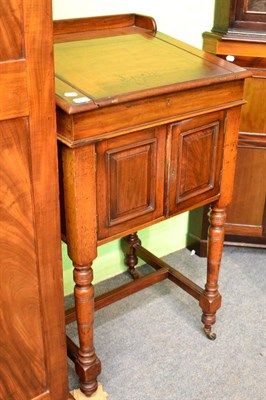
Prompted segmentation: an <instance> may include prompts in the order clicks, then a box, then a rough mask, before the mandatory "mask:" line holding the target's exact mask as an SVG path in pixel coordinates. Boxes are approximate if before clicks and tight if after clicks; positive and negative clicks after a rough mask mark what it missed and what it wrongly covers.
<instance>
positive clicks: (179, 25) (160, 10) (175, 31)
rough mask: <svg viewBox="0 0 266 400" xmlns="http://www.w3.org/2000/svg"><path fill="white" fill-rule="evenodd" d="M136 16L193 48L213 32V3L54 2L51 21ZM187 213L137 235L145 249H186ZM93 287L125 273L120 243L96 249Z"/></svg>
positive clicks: (67, 263) (68, 279) (67, 265)
mask: <svg viewBox="0 0 266 400" xmlns="http://www.w3.org/2000/svg"><path fill="white" fill-rule="evenodd" d="M130 12H134V13H139V14H144V15H150V16H152V17H154V18H155V20H156V23H157V28H158V30H159V31H161V32H164V33H166V34H168V35H170V36H173V37H176V38H177V39H180V40H183V41H185V42H187V43H189V44H191V45H192V46H195V47H198V48H201V47H202V33H203V32H204V31H207V30H210V29H211V28H212V21H213V12H214V0H203V1H199V0H186V1H185V2H184V1H181V0H176V1H173V0H164V2H154V0H146V1H143V0H116V1H110V0H75V3H73V1H72V0H53V13H54V19H64V18H78V17H88V16H95V15H110V14H123V13H130ZM187 225H188V213H184V214H182V215H179V216H177V217H174V218H172V219H170V220H167V221H164V222H161V223H159V224H156V225H154V226H152V227H150V228H146V229H144V230H143V231H141V232H139V236H140V239H141V240H142V243H143V245H144V246H145V247H147V248H148V249H149V250H150V251H152V252H154V253H155V254H156V255H157V256H164V255H166V254H169V253H172V252H174V251H177V250H180V249H182V248H184V247H185V246H186V234H187ZM63 267H64V287H65V294H68V293H70V292H72V291H73V281H72V264H71V260H70V259H69V258H68V257H67V251H66V246H65V245H64V244H63ZM93 269H94V283H96V282H99V281H101V280H104V279H107V278H110V277H112V276H114V275H116V274H119V273H121V272H122V271H124V270H125V266H124V262H123V254H122V252H121V250H120V241H119V240H116V241H113V242H111V243H108V244H105V245H103V246H101V247H99V248H98V257H97V259H96V260H95V261H94V263H93Z"/></svg>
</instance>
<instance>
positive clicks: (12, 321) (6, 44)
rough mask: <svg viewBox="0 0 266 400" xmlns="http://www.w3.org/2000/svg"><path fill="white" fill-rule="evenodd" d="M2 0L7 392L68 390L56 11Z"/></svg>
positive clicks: (12, 399) (49, 394) (0, 378)
mask: <svg viewBox="0 0 266 400" xmlns="http://www.w3.org/2000/svg"><path fill="white" fill-rule="evenodd" d="M51 15H52V13H51V2H50V1H47V0H38V1H36V0H8V1H6V0H0V151H1V157H0V258H1V263H0V303H1V308H0V399H1V400H2V399H3V400H6V399H8V400H31V399H38V400H41V399H45V400H48V399H49V400H65V399H67V398H69V395H68V388H67V363H66V349H65V327H64V311H63V288H62V269H61V250H60V229H59V210H58V184H57V159H56V135H55V115H54V87H53V74H54V72H53V57H52V17H51Z"/></svg>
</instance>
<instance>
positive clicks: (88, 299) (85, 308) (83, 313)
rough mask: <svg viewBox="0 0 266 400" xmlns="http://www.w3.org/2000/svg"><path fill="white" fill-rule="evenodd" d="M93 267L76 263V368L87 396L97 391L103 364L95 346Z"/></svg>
mask: <svg viewBox="0 0 266 400" xmlns="http://www.w3.org/2000/svg"><path fill="white" fill-rule="evenodd" d="M91 265H92V264H88V265H77V264H75V263H74V280H75V283H76V285H75V289H74V294H75V302H76V315H77V326H78V335H79V343H80V348H79V351H78V356H77V359H76V361H75V368H76V373H77V374H78V376H79V380H80V390H81V391H82V392H83V393H84V394H85V395H86V396H90V395H92V393H94V392H95V391H96V390H97V387H98V383H97V376H98V375H99V374H100V372H101V363H100V361H99V359H98V358H97V356H96V354H95V350H94V346H93V321H94V288H93V285H92V279H93V271H92V268H91Z"/></svg>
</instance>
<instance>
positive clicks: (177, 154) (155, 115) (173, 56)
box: [54, 14, 250, 396]
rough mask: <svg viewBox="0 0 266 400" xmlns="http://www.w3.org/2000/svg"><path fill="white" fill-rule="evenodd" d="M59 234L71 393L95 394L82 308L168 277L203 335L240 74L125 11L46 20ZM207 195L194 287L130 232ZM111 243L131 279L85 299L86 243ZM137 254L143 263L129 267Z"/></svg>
mask: <svg viewBox="0 0 266 400" xmlns="http://www.w3.org/2000/svg"><path fill="white" fill-rule="evenodd" d="M54 37H55V79H56V101H57V130H58V141H59V160H60V180H61V187H62V189H61V209H62V227H63V237H64V239H65V241H66V243H67V247H68V253H69V256H70V258H71V259H72V261H73V264H74V280H75V283H76V285H75V289H74V295H75V307H74V308H73V309H70V310H67V311H66V322H67V323H69V322H71V321H74V320H75V319H76V320H77V327H78V333H79V346H77V345H75V344H74V343H73V342H72V341H71V340H70V339H69V338H68V339H67V343H68V354H69V357H70V358H71V359H72V360H73V361H74V362H75V367H76V372H77V374H78V375H79V378H80V388H81V390H82V392H83V393H84V394H85V395H87V396H90V395H91V394H93V393H94V392H95V390H96V389H97V376H98V375H99V373H100V371H101V365H100V361H99V359H98V358H97V356H96V353H95V349H94V343H93V320H94V311H95V310H98V309H100V308H102V307H105V306H107V305H108V304H111V303H113V302H114V301H117V300H119V299H122V298H124V297H125V296H128V295H129V294H133V293H135V292H137V291H138V290H141V289H144V288H145V287H148V286H150V285H152V284H154V283H157V282H160V281H161V280H163V279H166V278H168V279H170V280H171V281H173V282H174V283H175V284H177V285H178V286H180V287H181V288H182V289H184V290H185V291H187V292H188V293H189V294H190V295H191V296H193V297H194V298H195V299H196V300H197V301H198V302H199V305H200V307H201V308H202V311H203V314H202V322H203V325H204V331H205V333H206V335H207V337H209V338H210V339H212V340H213V339H215V334H214V333H213V332H212V329H211V327H212V325H213V324H214V323H215V318H216V317H215V315H216V311H217V310H218V308H219V307H220V305H221V295H220V293H219V290H218V274H219V266H220V260H221V255H222V247H223V235H224V223H225V210H226V207H227V206H228V204H229V203H230V200H231V197H232V190H233V178H234V170H235V162H236V150H237V136H238V129H239V118H240V109H241V105H242V104H243V103H244V101H243V84H244V80H245V78H246V77H248V76H250V74H249V73H248V72H247V71H245V70H244V69H242V68H239V67H236V66H235V65H232V64H230V63H228V62H226V61H224V60H221V59H219V58H216V57H213V56H211V55H208V54H205V53H203V52H201V51H199V50H197V49H194V48H192V47H190V46H188V45H186V44H185V43H182V42H180V41H178V40H175V39H173V38H170V37H168V36H166V35H164V34H162V33H160V32H157V31H156V24H155V21H154V20H153V19H152V18H150V17H144V16H138V15H135V14H129V15H119V16H107V17H94V18H86V19H81V20H66V21H55V22H54ZM210 202H212V203H213V205H212V211H211V214H210V229H209V254H208V261H207V280H206V286H205V288H204V289H203V288H200V287H199V286H198V285H196V284H195V283H194V282H192V281H191V280H189V279H188V278H186V277H185V276H184V275H182V274H180V273H179V272H178V271H176V270H174V269H173V268H172V267H171V266H169V265H167V264H166V263H164V262H163V261H162V260H160V259H158V258H157V257H156V256H154V255H153V254H151V253H150V252H149V251H148V250H146V249H144V248H143V247H142V245H141V242H140V240H139V238H138V236H137V231H138V230H140V229H142V228H144V227H146V226H150V225H151V224H154V223H157V222H160V221H162V220H164V219H166V218H168V217H171V216H174V215H177V214H178V213H181V212H183V211H187V210H190V209H193V208H195V207H198V206H201V205H205V204H208V203H210ZM115 238H123V239H122V249H123V251H124V253H125V263H126V265H127V266H128V268H129V272H130V273H131V275H132V277H133V280H132V282H130V283H128V284H126V285H123V286H122V287H120V288H117V289H115V290H112V291H110V292H107V293H105V294H103V295H102V296H100V297H98V298H95V299H94V294H93V285H92V279H93V268H92V263H93V260H94V259H95V258H96V256H97V247H98V246H100V245H101V244H103V243H106V242H108V241H111V240H113V239H115ZM138 257H140V258H141V259H143V260H144V261H146V262H147V263H148V264H150V265H151V266H152V267H153V268H154V272H152V273H151V274H149V275H147V276H139V274H138V273H137V272H136V270H135V266H136V265H137V263H138Z"/></svg>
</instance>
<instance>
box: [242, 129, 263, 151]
mask: <svg viewBox="0 0 266 400" xmlns="http://www.w3.org/2000/svg"><path fill="white" fill-rule="evenodd" d="M238 147H249V148H252V149H253V148H263V149H266V133H253V132H239V139H238Z"/></svg>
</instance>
